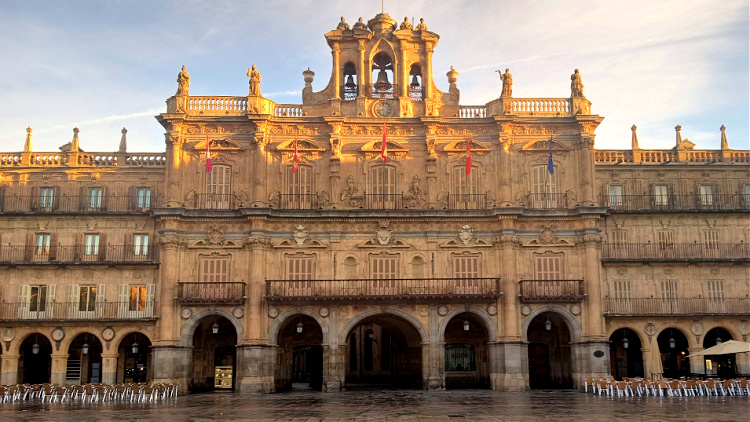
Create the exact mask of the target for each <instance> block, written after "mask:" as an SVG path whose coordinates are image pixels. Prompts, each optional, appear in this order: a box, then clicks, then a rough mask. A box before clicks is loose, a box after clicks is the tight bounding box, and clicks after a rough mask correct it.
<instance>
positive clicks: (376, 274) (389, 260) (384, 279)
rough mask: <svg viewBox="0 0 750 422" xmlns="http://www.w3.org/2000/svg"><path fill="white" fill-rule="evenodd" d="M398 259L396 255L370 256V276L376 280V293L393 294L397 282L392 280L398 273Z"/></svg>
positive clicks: (374, 283)
mask: <svg viewBox="0 0 750 422" xmlns="http://www.w3.org/2000/svg"><path fill="white" fill-rule="evenodd" d="M397 265H398V259H397V257H395V256H373V257H371V258H370V278H372V279H373V280H374V282H373V290H374V293H375V294H393V293H395V290H396V282H395V281H392V280H393V279H395V278H396V276H397V274H398V270H397Z"/></svg>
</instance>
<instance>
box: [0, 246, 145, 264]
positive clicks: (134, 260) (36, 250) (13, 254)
mask: <svg viewBox="0 0 750 422" xmlns="http://www.w3.org/2000/svg"><path fill="white" fill-rule="evenodd" d="M158 254H159V251H158V249H157V248H151V247H146V248H144V247H136V246H133V245H106V246H104V245H101V246H99V247H96V248H94V247H86V246H84V245H72V246H66V245H50V246H49V247H37V246H32V245H2V246H0V264H6V265H7V264H11V265H21V264H32V265H40V264H86V265H90V264H106V265H112V264H157V263H158V262H159V255H158Z"/></svg>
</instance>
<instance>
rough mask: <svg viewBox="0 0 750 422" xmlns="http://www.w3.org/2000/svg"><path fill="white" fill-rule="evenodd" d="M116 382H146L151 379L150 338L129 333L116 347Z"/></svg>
mask: <svg viewBox="0 0 750 422" xmlns="http://www.w3.org/2000/svg"><path fill="white" fill-rule="evenodd" d="M117 353H118V355H117V378H116V379H117V382H148V381H150V380H151V379H153V375H152V374H153V371H152V368H151V340H149V339H148V337H146V336H145V335H143V334H141V333H129V334H127V335H125V336H124V337H123V338H122V341H120V345H119V346H118V347H117Z"/></svg>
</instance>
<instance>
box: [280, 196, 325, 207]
mask: <svg viewBox="0 0 750 422" xmlns="http://www.w3.org/2000/svg"><path fill="white" fill-rule="evenodd" d="M277 208H278V209H281V210H316V209H318V208H320V201H319V199H318V194H317V193H299V194H281V195H279V201H278V206H277Z"/></svg>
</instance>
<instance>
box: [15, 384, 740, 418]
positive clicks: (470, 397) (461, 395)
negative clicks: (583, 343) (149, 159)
mask: <svg viewBox="0 0 750 422" xmlns="http://www.w3.org/2000/svg"><path fill="white" fill-rule="evenodd" d="M578 419H580V420H583V421H613V420H628V421H630V420H648V421H685V420H689V421H738V422H748V421H750V397H749V396H718V397H717V396H710V397H705V396H698V397H607V396H595V395H592V394H585V393H582V392H579V391H573V390H535V391H529V392H521V393H508V392H501V391H489V390H452V391H429V392H428V391H403V390H399V391H395V390H377V391H345V392H340V393H329V394H324V393H319V392H313V391H299V392H298V391H292V392H289V393H278V394H263V395H238V394H232V393H207V394H194V395H188V396H180V397H176V398H172V399H166V400H164V401H159V402H154V403H124V402H105V403H84V404H82V403H78V402H73V403H71V402H66V403H51V404H50V403H44V404H42V403H40V402H39V401H31V402H29V401H27V402H20V403H19V402H16V403H2V404H0V420H2V421H35V422H39V421H62V420H65V421H68V420H74V421H79V422H84V421H122V422H127V421H160V422H168V421H181V422H188V421H190V422H192V421H213V420H221V421H247V420H251V421H316V422H317V421H325V422H329V421H413V422H426V421H539V420H546V421H571V420H578Z"/></svg>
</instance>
